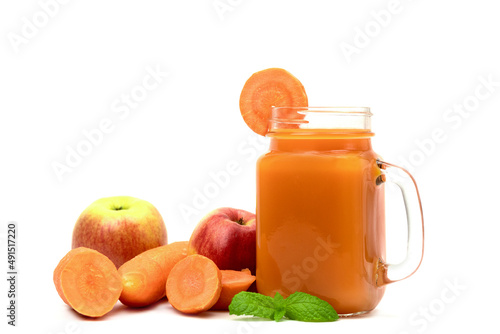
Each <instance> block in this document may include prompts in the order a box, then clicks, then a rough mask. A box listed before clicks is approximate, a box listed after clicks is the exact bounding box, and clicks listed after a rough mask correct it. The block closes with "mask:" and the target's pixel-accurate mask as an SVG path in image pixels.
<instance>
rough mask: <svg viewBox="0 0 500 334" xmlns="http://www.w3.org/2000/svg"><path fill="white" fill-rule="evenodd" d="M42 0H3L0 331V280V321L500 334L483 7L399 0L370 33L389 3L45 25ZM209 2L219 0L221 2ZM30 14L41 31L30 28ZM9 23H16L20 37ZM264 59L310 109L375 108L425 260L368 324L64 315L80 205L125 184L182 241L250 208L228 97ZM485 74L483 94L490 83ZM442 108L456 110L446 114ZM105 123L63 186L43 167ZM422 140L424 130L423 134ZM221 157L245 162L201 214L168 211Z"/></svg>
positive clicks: (242, 133)
mask: <svg viewBox="0 0 500 334" xmlns="http://www.w3.org/2000/svg"><path fill="white" fill-rule="evenodd" d="M45 2H48V0H45V1H44V0H42V1H41V2H38V1H34V0H33V1H8V2H7V1H2V3H1V5H0V30H1V34H0V35H1V41H0V60H1V61H0V113H1V114H0V115H1V118H0V157H1V160H0V161H1V162H0V203H1V205H0V222H1V223H2V226H4V227H2V231H1V233H2V234H1V236H2V239H1V242H2V249H3V250H2V252H5V239H6V238H5V230H6V228H5V224H6V223H7V222H8V221H16V222H18V223H19V235H18V236H19V238H18V245H19V248H18V257H19V259H18V266H19V273H20V274H19V284H18V290H19V297H18V300H17V302H18V305H19V309H18V327H17V328H16V329H13V328H11V327H10V326H7V325H6V322H7V319H6V317H5V315H4V313H5V314H6V310H5V307H4V306H5V305H7V298H6V290H7V287H6V285H5V280H4V279H2V285H1V291H0V296H2V297H1V302H0V305H2V307H1V309H2V310H4V311H2V312H1V313H2V315H0V319H3V320H2V321H1V322H2V324H1V326H2V332H4V328H8V331H9V333H10V332H15V331H18V332H23V333H27V332H28V330H29V331H30V332H36V333H110V332H122V333H137V332H142V331H144V330H148V331H153V330H154V331H162V332H167V331H171V330H181V329H182V330H183V331H185V332H195V331H198V332H199V331H200V330H202V331H203V332H204V333H220V332H227V333H256V334H257V333H267V332H269V333H270V332H273V333H274V332H275V331H277V330H280V331H282V332H285V331H288V332H297V333H298V332H303V331H310V330H314V331H318V332H330V333H333V332H336V333H347V332H348V333H358V332H359V333H361V332H367V331H370V332H376V333H398V334H399V333H442V332H454V331H458V330H461V331H473V330H476V328H477V326H478V325H481V326H482V325H484V326H486V325H488V326H489V325H491V326H493V327H492V328H491V329H493V328H495V327H496V328H498V324H497V323H496V321H495V318H496V317H497V314H498V311H499V307H498V300H499V298H500V293H499V288H498V277H497V276H496V273H497V272H498V270H496V267H497V266H498V254H499V246H498V244H499V243H498V238H499V232H500V228H499V225H500V224H499V223H500V221H499V218H498V200H499V193H498V189H499V187H500V181H499V177H498V165H499V164H498V163H499V160H498V145H497V143H498V140H499V139H498V136H497V135H496V133H495V131H498V124H499V122H500V116H499V114H500V86H499V82H500V69H499V66H500V65H499V64H500V63H499V60H500V44H499V43H498V32H499V31H500V20H498V10H499V8H498V6H495V4H496V2H494V1H486V0H475V1H430V0H420V1H417V0H414V1H410V0H401V1H400V2H399V6H397V9H396V11H394V10H393V14H391V16H390V19H389V18H387V16H385V17H384V16H383V15H382V16H383V19H384V20H385V21H384V22H383V25H381V24H380V23H377V21H376V19H375V16H377V15H374V13H381V11H382V13H384V11H387V10H388V9H391V8H392V7H391V5H390V1H388V0H385V1H379V0H377V1H290V0H287V1H285V0H282V1H264V0H252V1H249V0H248V1H247V0H221V1H220V2H214V1H213V0H204V1H199V0H198V1H159V0H158V1H154V0H146V1H124V0H120V1H118V0H115V1H105V2H103V1H91V0H88V1H76V0H75V1H68V3H67V4H60V5H59V8H58V9H57V11H56V10H55V9H54V8H52V10H53V11H54V13H53V15H52V16H51V17H49V18H48V20H47V22H44V15H45V14H43V12H42V14H40V12H41V11H42V9H41V5H40V3H45ZM61 2H62V1H61ZM214 3H215V4H217V3H218V4H219V5H220V6H223V5H224V4H226V5H227V6H230V7H226V11H225V12H223V13H220V12H219V13H218V11H217V10H216V9H215V7H214ZM221 4H222V5H221ZM385 13H386V12H385ZM379 16H380V15H379ZM47 17H48V16H47V15H45V18H47ZM26 20H27V21H29V22H32V23H33V22H34V21H36V20H38V21H36V22H35V23H36V24H37V25H39V26H40V27H39V28H36V29H37V30H36V31H33V30H32V31H31V32H29V29H28V28H26V27H25V26H26V25H27V24H28V23H26ZM23 27H24V28H23ZM23 29H24V33H25V34H26V33H31V34H28V35H25V36H24V37H23ZM366 29H368V32H369V34H370V35H371V37H370V36H368V37H367V38H366V37H365V38H364V39H363V37H362V36H361V34H360V33H359V31H363V30H366ZM13 36H17V37H16V38H17V39H16V38H14V37H13ZM20 38H24V39H20ZM15 40H17V41H18V42H19V40H22V42H19V43H20V44H16V43H15V42H13V41H15ZM347 44H349V45H351V46H352V47H356V48H357V49H356V52H357V53H354V54H351V56H348V57H346V55H345V54H344V53H343V52H342V48H341V47H342V46H344V47H346V45H347ZM268 67H282V68H285V69H287V70H289V71H290V72H292V73H293V74H294V75H295V76H297V77H298V78H299V79H300V80H301V81H302V83H303V84H304V86H305V88H306V91H307V93H308V96H309V102H310V105H313V106H314V105H316V106H324V105H342V106H343V105H347V106H369V107H371V108H372V112H373V113H374V117H373V130H374V132H375V133H376V137H375V138H374V140H373V145H374V148H375V150H376V151H377V152H378V153H379V154H381V155H382V156H383V157H384V158H385V159H386V160H387V161H391V162H393V163H396V164H398V163H399V164H405V161H410V162H411V163H412V166H407V167H409V168H410V169H411V170H412V171H413V173H414V175H415V177H416V179H417V182H418V185H419V187H420V191H421V196H422V200H423V207H424V212H425V219H426V225H425V226H426V250H425V257H424V261H423V263H422V266H421V268H420V270H419V271H418V272H417V273H416V274H415V275H414V276H413V277H411V278H410V279H408V280H405V281H403V282H399V283H396V284H393V285H391V286H389V287H388V288H387V291H386V295H385V297H384V299H383V300H382V302H381V303H380V305H379V306H378V307H377V309H376V310H375V311H374V312H372V313H371V314H369V315H368V316H365V317H360V318H355V319H342V320H341V321H338V322H336V323H323V324H309V323H297V322H293V321H285V322H281V323H274V322H255V321H252V322H247V321H239V320H235V318H233V317H230V316H228V315H227V314H225V313H213V312H208V313H205V314H203V315H200V316H183V315H181V314H179V313H178V312H176V311H175V310H173V309H172V308H171V307H170V305H169V304H168V302H165V301H163V302H160V303H158V304H156V305H154V306H152V307H150V308H148V309H146V310H131V309H127V308H125V307H124V306H122V305H121V304H120V303H118V304H117V306H116V309H115V310H113V312H111V313H110V314H108V315H107V316H105V317H103V318H102V319H99V320H95V321H90V320H88V319H85V318H83V317H80V316H78V315H77V314H76V313H75V312H73V311H71V310H70V309H69V308H68V307H67V306H66V305H65V304H64V303H63V302H62V301H61V300H60V298H59V296H58V295H57V293H56V290H55V288H54V286H53V283H52V271H53V270H54V268H55V266H56V265H57V263H58V261H59V260H60V258H62V257H63V256H64V254H66V252H67V251H69V249H70V247H71V232H72V228H73V224H74V223H75V221H76V219H77V217H78V215H79V214H80V212H81V211H82V210H83V209H85V207H86V206H87V205H89V204H90V203H92V202H93V201H94V200H96V199H98V198H101V197H105V196H114V195H130V196H135V197H138V198H142V199H145V200H148V201H150V202H151V203H152V204H154V205H155V206H156V207H157V208H158V210H159V211H160V212H161V214H162V216H163V218H164V220H165V222H166V224H167V229H168V233H169V241H177V240H187V239H188V238H189V236H190V233H191V231H192V229H193V228H194V226H195V225H196V223H197V221H198V220H199V218H200V217H201V216H202V215H203V214H205V213H207V212H208V211H210V210H212V209H214V208H217V207H220V206H232V207H236V208H242V209H246V210H249V211H254V210H255V176H254V174H255V160H256V157H257V155H258V154H261V153H262V152H265V150H266V148H265V145H264V146H262V144H261V143H259V142H256V139H257V136H256V135H254V134H253V133H252V132H251V131H250V130H249V129H248V128H247V126H246V125H245V123H244V122H243V121H242V119H241V116H240V113H239V108H238V100H239V94H240V91H241V88H242V86H243V84H244V82H245V80H246V79H247V78H248V77H249V76H250V75H251V74H252V73H253V72H256V71H259V70H262V69H265V68H268ZM147 68H150V69H156V68H159V69H160V70H161V71H163V72H168V75H167V76H166V77H165V78H163V81H162V82H161V84H159V85H158V87H157V88H156V89H154V90H152V91H149V92H148V93H147V96H145V99H144V100H143V101H141V102H139V103H138V105H137V106H136V107H135V108H133V109H130V112H129V114H128V115H125V114H123V113H116V112H114V111H115V110H116V108H114V107H113V106H115V107H116V106H117V105H116V103H121V102H120V99H121V96H122V94H130V93H131V92H132V91H134V90H138V89H140V88H137V87H139V86H140V85H141V83H142V80H143V78H144V77H145V76H146V75H147V73H148V72H147ZM481 78H483V79H484V80H488V78H489V79H490V80H491V81H493V82H495V83H496V86H494V85H493V86H491V87H489V89H490V90H488V87H486V86H484V84H482V81H481V80H483V79H481ZM475 94H479V95H480V98H477V97H476V96H475ZM122 106H123V104H122ZM454 106H455V108H462V109H463V110H465V112H464V113H463V116H459V114H458V113H456V111H453V109H452V110H451V111H449V109H450V108H454ZM455 110H458V109H455ZM468 110H469V111H468ZM120 116H121V118H120ZM104 119H110V121H111V122H112V124H113V128H112V131H110V133H107V134H105V135H104V137H103V139H102V140H101V142H99V143H98V144H96V145H94V146H93V147H92V148H91V152H90V153H89V154H88V155H87V156H85V157H83V158H82V160H81V161H80V162H78V163H77V164H76V166H75V167H74V168H72V170H71V172H67V173H64V175H62V177H61V179H58V177H57V175H56V173H55V172H54V169H53V165H54V163H56V162H57V163H62V164H65V159H66V156H67V154H68V147H69V149H76V148H77V146H78V145H79V144H80V143H81V142H82V141H85V140H86V139H85V135H84V132H85V131H91V130H92V129H95V128H97V127H98V126H99V124H100V122H102V120H104ZM433 133H439V134H440V135H439V139H440V140H438V141H439V142H434V143H431V142H430V141H429V140H431V138H432V134H433ZM252 143H253V144H252ZM255 143H257V144H258V145H256V144H255ZM417 143H420V147H421V148H419V145H418V144H417ZM422 143H424V144H422ZM80 145H81V144H80ZM422 147H423V148H422ZM424 151H425V152H424ZM233 160H234V161H236V162H237V163H238V164H239V166H240V169H239V170H238V174H237V175H234V176H232V177H231V180H230V182H229V184H228V185H224V187H219V189H218V190H219V191H218V193H212V194H211V195H210V197H209V198H207V201H205V202H204V203H201V204H200V203H198V207H199V210H198V212H197V213H193V214H190V215H188V214H185V215H183V214H181V209H182V208H186V207H193V205H194V204H193V201H194V200H195V194H196V191H203V189H204V187H206V186H207V184H209V183H210V182H212V181H211V177H210V173H211V172H212V173H218V172H220V171H222V170H224V169H225V168H226V165H227V163H228V162H230V161H233ZM388 210H390V208H388ZM402 223H403V222H400V224H402ZM389 227H390V226H389ZM393 235H394V233H393ZM391 239H395V238H391ZM396 248H397V247H396ZM390 249H391V248H390ZM393 256H395V257H397V255H394V254H393ZM0 258H1V259H4V260H5V255H2V256H0ZM0 267H1V268H6V261H5V262H4V264H2V265H1V266H0ZM2 271H5V272H6V269H5V270H4V269H2ZM1 276H2V277H3V276H4V275H1ZM449 284H455V285H459V288H458V290H456V291H455V293H454V292H453V291H452V290H449V288H448V287H447V286H448V285H449ZM443 294H444V296H445V297H443ZM443 298H444V299H443ZM426 312H427V314H428V315H427V316H425V315H424V314H425V313H426ZM71 326H74V328H73V327H71ZM482 328H486V327H482Z"/></svg>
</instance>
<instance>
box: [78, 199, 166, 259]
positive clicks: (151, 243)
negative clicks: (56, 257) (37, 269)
mask: <svg viewBox="0 0 500 334" xmlns="http://www.w3.org/2000/svg"><path fill="white" fill-rule="evenodd" d="M166 244H167V229H166V227H165V223H164V222H163V218H162V217H161V215H160V213H159V212H158V210H157V209H156V208H155V207H154V206H153V205H152V204H151V203H149V202H147V201H144V200H141V199H137V198H134V197H129V196H115V197H106V198H101V199H99V200H97V201H95V202H94V203H92V204H91V205H90V206H88V207H87V208H86V209H85V210H84V211H83V212H82V214H81V215H80V217H79V218H78V220H77V222H76V224H75V227H74V229H73V244H72V248H77V247H88V248H92V249H95V250H97V251H98V252H100V253H102V254H104V255H106V256H107V257H108V258H109V259H110V260H111V261H113V263H114V264H115V266H116V267H117V268H119V267H120V266H121V265H122V264H123V263H125V262H127V261H128V260H130V259H132V258H133V257H135V256H136V255H139V254H140V253H142V252H144V251H146V250H148V249H151V248H154V247H159V246H163V245H166Z"/></svg>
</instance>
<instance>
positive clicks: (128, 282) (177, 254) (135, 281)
mask: <svg viewBox="0 0 500 334" xmlns="http://www.w3.org/2000/svg"><path fill="white" fill-rule="evenodd" d="M187 247H188V242H187V241H180V242H174V243H171V244H168V245H165V246H160V247H156V248H152V249H150V250H147V251H145V252H143V253H141V254H139V255H137V256H136V257H134V258H133V259H131V260H129V261H127V262H125V263H124V264H123V265H122V266H121V267H120V268H119V269H118V273H119V274H120V276H121V278H122V283H123V291H122V294H121V296H120V301H121V302H122V303H123V304H125V305H127V306H130V307H143V306H147V305H150V304H152V303H154V302H156V301H158V300H160V299H161V298H163V297H164V296H165V285H166V282H167V278H168V274H169V273H170V270H172V268H173V267H174V265H175V264H176V263H177V262H179V261H180V260H182V259H184V258H185V257H186V256H187Z"/></svg>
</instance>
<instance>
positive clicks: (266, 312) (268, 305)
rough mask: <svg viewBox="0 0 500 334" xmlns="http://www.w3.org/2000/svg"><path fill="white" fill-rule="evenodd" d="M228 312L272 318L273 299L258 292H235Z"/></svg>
mask: <svg viewBox="0 0 500 334" xmlns="http://www.w3.org/2000/svg"><path fill="white" fill-rule="evenodd" d="M229 314H235V315H253V316H256V317H261V318H268V319H271V320H274V300H273V298H271V297H269V296H264V295H262V294H260V293H256V292H247V291H242V292H240V293H238V294H236V296H234V297H233V300H232V301H231V304H229ZM282 317H283V316H282Z"/></svg>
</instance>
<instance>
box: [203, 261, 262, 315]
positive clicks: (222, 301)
mask: <svg viewBox="0 0 500 334" xmlns="http://www.w3.org/2000/svg"><path fill="white" fill-rule="evenodd" d="M220 272H221V274H222V291H221V293H220V297H219V300H218V301H217V303H215V305H214V306H212V310H227V309H228V307H229V304H231V301H232V300H233V297H234V296H235V295H236V294H237V293H239V292H241V291H246V290H248V288H249V287H250V285H252V283H253V282H254V281H255V276H253V275H252V274H251V273H250V270H249V269H243V270H242V271H237V270H221V271H220Z"/></svg>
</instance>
